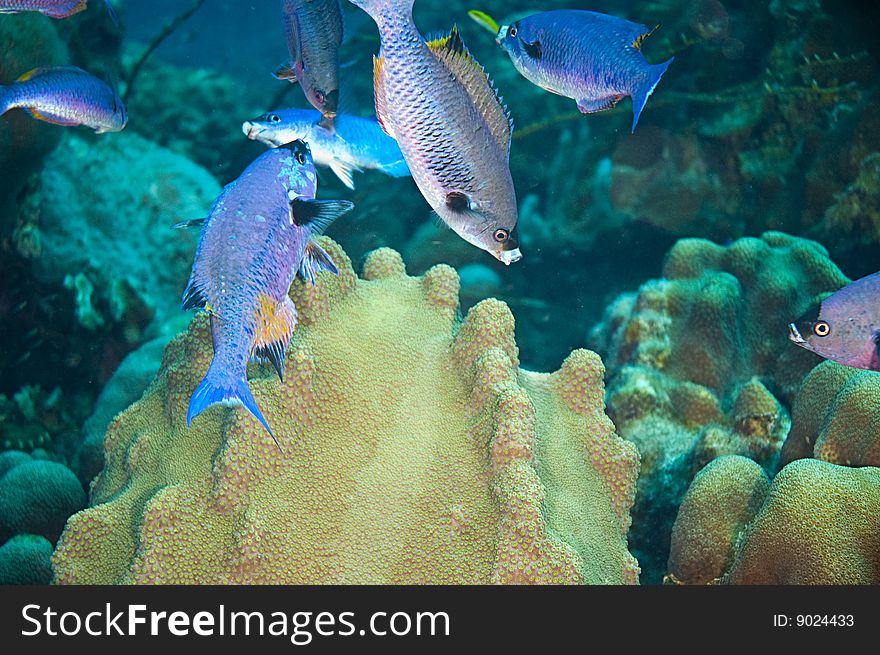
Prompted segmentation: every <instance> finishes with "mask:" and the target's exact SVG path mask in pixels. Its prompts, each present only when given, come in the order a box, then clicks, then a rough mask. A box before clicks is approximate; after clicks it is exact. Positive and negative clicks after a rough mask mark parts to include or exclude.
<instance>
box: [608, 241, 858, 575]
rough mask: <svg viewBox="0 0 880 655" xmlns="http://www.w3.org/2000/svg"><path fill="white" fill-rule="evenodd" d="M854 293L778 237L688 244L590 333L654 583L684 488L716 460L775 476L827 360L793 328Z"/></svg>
mask: <svg viewBox="0 0 880 655" xmlns="http://www.w3.org/2000/svg"><path fill="white" fill-rule="evenodd" d="M847 282H848V280H847V278H846V277H845V276H844V275H843V274H842V273H841V272H840V271H839V270H838V268H837V267H836V266H835V265H834V264H833V263H832V262H831V261H830V260H829V259H828V256H827V252H826V251H825V250H824V249H823V248H822V246H820V245H819V244H817V243H814V242H811V241H807V240H805V239H799V238H796V237H791V236H787V235H784V234H781V233H777V232H770V233H766V234H764V235H763V236H762V237H761V238H760V239H754V238H745V239H740V240H738V241H736V242H734V243H733V244H731V245H730V246H726V247H724V246H718V245H715V244H713V243H710V242H708V241H703V240H698V239H685V240H681V241H679V242H678V243H677V244H676V245H675V247H673V249H672V250H671V251H670V252H669V254H668V256H667V259H666V263H665V265H664V268H663V279H661V280H655V281H651V282H648V283H646V284H645V285H643V286H642V288H641V289H640V290H639V291H638V293H637V294H626V295H624V296H622V297H621V298H619V299H618V300H617V301H615V302H614V303H612V305H611V307H610V308H609V310H608V313H607V314H606V318H605V321H604V322H603V323H602V324H600V325H599V326H597V327H596V328H595V329H594V331H593V334H592V345H593V348H594V349H595V350H596V351H597V352H598V353H599V354H600V355H602V356H603V359H604V361H605V363H606V366H607V367H608V372H609V385H608V400H607V402H608V412H609V415H610V416H611V418H612V419H613V420H614V422H615V425H616V427H617V429H618V431H619V432H620V434H621V436H623V437H624V438H626V439H630V440H631V441H633V442H634V443H635V444H636V446H637V447H638V449H639V452H640V454H641V457H642V470H641V474H640V477H639V484H638V488H639V493H638V496H637V499H636V505H635V507H634V509H633V531H632V534H631V544H632V546H633V549H634V551H635V552H636V555H637V557H638V558H639V561H640V563H641V564H642V568H643V570H645V571H646V574H647V576H648V579H650V580H659V577H660V575H662V572H663V568H665V564H666V560H667V553H668V551H667V548H668V543H669V536H670V533H671V528H672V522H673V520H674V518H675V515H676V513H677V509H678V506H679V503H680V501H681V498H682V496H683V494H684V492H685V490H686V489H687V486H688V483H689V482H690V480H691V479H692V478H693V476H694V475H695V474H696V472H697V471H699V470H700V469H701V468H702V467H703V466H704V465H705V464H707V463H708V462H710V461H711V460H712V459H714V458H715V457H718V456H720V455H745V456H748V457H751V458H753V459H755V460H756V461H757V462H758V463H759V464H761V465H762V466H764V468H765V469H766V470H767V471H768V472H769V473H771V474H772V473H773V472H775V470H776V468H777V457H778V451H779V447H780V446H781V444H782V442H783V440H784V439H785V437H786V435H787V434H788V429H789V425H790V419H789V415H788V412H787V411H786V409H785V407H790V406H791V402H792V400H793V397H794V394H795V392H796V390H797V388H798V386H799V385H800V382H801V380H802V379H803V377H804V375H806V373H807V372H808V371H809V370H810V369H811V368H812V367H813V366H815V365H816V363H818V362H819V361H820V360H819V359H818V358H817V357H816V356H814V355H812V354H811V353H808V352H805V351H802V349H798V348H796V347H794V346H793V345H792V344H790V343H789V342H788V338H787V336H788V335H787V331H786V328H785V326H786V323H787V321H789V320H792V318H794V317H797V316H799V315H800V314H801V313H802V312H803V311H805V310H806V309H807V308H808V307H809V306H810V305H811V304H812V303H813V302H814V301H815V300H816V298H817V297H819V296H820V295H821V294H823V293H828V292H832V291H835V290H836V289H838V288H840V287H841V286H843V285H844V284H846V283H847Z"/></svg>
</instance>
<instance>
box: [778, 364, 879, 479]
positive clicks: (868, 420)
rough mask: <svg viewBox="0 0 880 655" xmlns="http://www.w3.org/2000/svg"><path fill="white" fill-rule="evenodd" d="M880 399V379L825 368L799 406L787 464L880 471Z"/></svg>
mask: <svg viewBox="0 0 880 655" xmlns="http://www.w3.org/2000/svg"><path fill="white" fill-rule="evenodd" d="M878 399H880V373H877V372H874V371H861V370H858V369H854V368H849V367H847V366H841V365H840V364H835V363H834V362H823V363H822V364H820V365H819V366H817V367H816V368H815V369H813V371H812V372H811V373H810V375H809V376H808V377H807V379H806V380H805V381H804V386H803V387H802V389H801V391H800V393H799V394H798V396H797V399H796V400H795V403H794V409H793V410H792V424H791V433H790V434H789V435H788V439H786V440H785V445H784V446H783V448H782V455H781V459H782V463H783V464H786V463H788V462H790V461H793V460H795V459H801V458H803V457H815V458H817V459H821V460H824V461H826V462H831V463H832V464H841V465H844V466H880V402H878Z"/></svg>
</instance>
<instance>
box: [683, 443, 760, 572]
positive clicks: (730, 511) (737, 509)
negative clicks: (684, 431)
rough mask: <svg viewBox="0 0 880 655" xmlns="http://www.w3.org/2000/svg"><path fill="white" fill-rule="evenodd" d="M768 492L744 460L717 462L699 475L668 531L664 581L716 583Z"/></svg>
mask: <svg viewBox="0 0 880 655" xmlns="http://www.w3.org/2000/svg"><path fill="white" fill-rule="evenodd" d="M769 489H770V479H769V478H768V477H767V473H765V472H764V469H762V468H761V467H760V466H758V464H756V463H755V462H754V461H753V460H751V459H748V458H746V457H741V456H738V455H731V456H724V457H719V458H718V459H715V460H713V461H712V462H710V463H709V464H708V465H707V466H706V467H705V468H704V469H703V470H702V471H700V472H699V473H698V474H697V475H696V477H695V478H694V481H693V482H692V483H691V486H690V489H688V492H687V494H686V495H685V497H684V500H682V502H681V508H680V509H679V512H678V517H677V518H676V519H675V525H673V526H672V542H671V546H670V551H669V567H668V568H669V574H668V576H667V581H669V582H672V583H675V584H694V585H700V584H713V583H717V582H719V581H720V580H721V578H722V577H723V575H724V573H725V572H726V571H727V570H728V568H729V567H730V564H731V563H732V561H733V557H734V547H735V545H736V544H737V543H738V542H739V539H740V535H741V534H742V531H743V530H744V529H745V527H746V525H747V524H748V523H749V522H750V521H751V520H752V519H753V518H754V516H755V514H756V513H757V512H758V510H759V509H760V508H761V506H762V505H763V503H764V499H765V498H766V497H767V492H768V491H769Z"/></svg>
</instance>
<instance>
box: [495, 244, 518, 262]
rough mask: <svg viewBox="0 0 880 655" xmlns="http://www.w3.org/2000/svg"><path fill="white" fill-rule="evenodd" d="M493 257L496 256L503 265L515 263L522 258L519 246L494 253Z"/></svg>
mask: <svg viewBox="0 0 880 655" xmlns="http://www.w3.org/2000/svg"><path fill="white" fill-rule="evenodd" d="M494 255H495V257H497V258H498V261H500V262H501V263H502V264H504V265H505V266H510V265H511V264H515V263H516V262H518V261H519V260H520V259H522V253H521V252H520V250H519V248H514V249H513V250H504V251H502V252H496V253H494Z"/></svg>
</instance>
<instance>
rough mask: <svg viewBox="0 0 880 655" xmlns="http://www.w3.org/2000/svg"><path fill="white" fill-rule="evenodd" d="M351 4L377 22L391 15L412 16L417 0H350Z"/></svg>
mask: <svg viewBox="0 0 880 655" xmlns="http://www.w3.org/2000/svg"><path fill="white" fill-rule="evenodd" d="M349 2H351V4H353V5H356V6H358V7H360V8H361V9H363V10H364V11H365V12H367V13H368V14H369V15H370V17H372V19H373V20H376V21H377V20H379V18H381V17H382V16H385V15H388V14H391V13H395V14H396V13H400V12H406V13H407V14H412V8H413V5H414V4H415V0H349Z"/></svg>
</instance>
